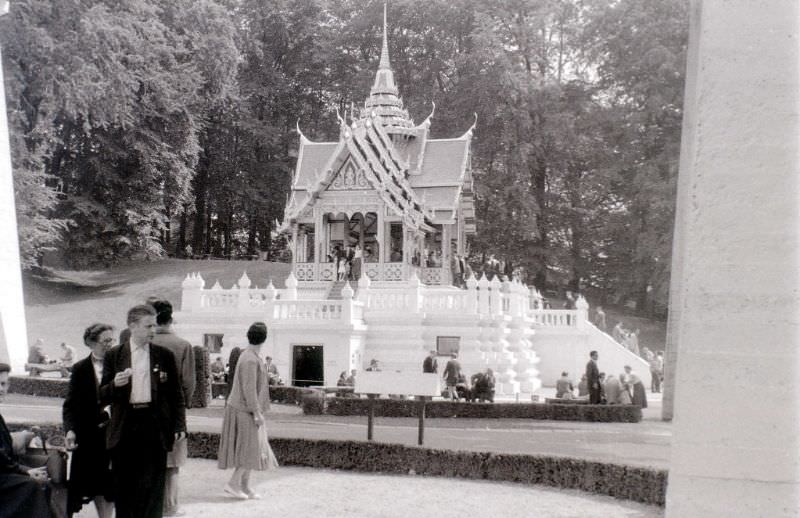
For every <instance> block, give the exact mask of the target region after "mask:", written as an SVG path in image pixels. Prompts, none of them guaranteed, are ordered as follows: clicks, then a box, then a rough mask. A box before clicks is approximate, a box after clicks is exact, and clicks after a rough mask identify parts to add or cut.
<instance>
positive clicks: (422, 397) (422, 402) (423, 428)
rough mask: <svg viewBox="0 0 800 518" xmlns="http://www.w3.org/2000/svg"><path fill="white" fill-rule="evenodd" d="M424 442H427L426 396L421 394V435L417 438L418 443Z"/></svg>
mask: <svg viewBox="0 0 800 518" xmlns="http://www.w3.org/2000/svg"><path fill="white" fill-rule="evenodd" d="M423 442H425V396H420V398H419V437H418V438H417V444H419V445H420V446H422V443H423Z"/></svg>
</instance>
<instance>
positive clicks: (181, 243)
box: [175, 205, 194, 259]
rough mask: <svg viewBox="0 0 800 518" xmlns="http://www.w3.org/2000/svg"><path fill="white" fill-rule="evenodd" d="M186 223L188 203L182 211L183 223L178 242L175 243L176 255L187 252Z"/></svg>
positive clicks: (179, 230) (179, 255)
mask: <svg viewBox="0 0 800 518" xmlns="http://www.w3.org/2000/svg"><path fill="white" fill-rule="evenodd" d="M186 223H187V221H186V205H184V206H183V211H182V212H181V225H180V228H179V229H178V243H177V244H176V245H175V257H181V256H183V255H184V253H185V252H186ZM192 248H194V247H192ZM190 259H191V258H190Z"/></svg>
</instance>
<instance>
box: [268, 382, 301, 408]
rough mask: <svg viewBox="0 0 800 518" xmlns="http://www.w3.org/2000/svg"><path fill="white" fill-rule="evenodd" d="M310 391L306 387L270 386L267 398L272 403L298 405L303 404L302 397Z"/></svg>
mask: <svg viewBox="0 0 800 518" xmlns="http://www.w3.org/2000/svg"><path fill="white" fill-rule="evenodd" d="M311 391H312V389H310V388H307V387H287V386H285V385H270V386H269V398H270V399H271V400H272V402H273V403H284V404H292V405H299V404H301V403H302V402H303V395H304V394H308V393H310V392H311Z"/></svg>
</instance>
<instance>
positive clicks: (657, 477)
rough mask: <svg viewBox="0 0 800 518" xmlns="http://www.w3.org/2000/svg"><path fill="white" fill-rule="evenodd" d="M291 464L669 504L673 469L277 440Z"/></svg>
mask: <svg viewBox="0 0 800 518" xmlns="http://www.w3.org/2000/svg"><path fill="white" fill-rule="evenodd" d="M269 442H270V445H271V446H272V449H273V451H274V452H275V455H276V457H277V458H278V461H279V462H280V463H281V464H282V465H285V466H305V467H311V468H328V469H343V470H352V471H361V472H380V473H395V474H411V475H425V476H434V477H459V478H466V479H473V480H492V481H498V482H519V483H523V484H540V485H545V486H551V487H558V488H565V489H579V490H582V491H587V492H589V493H594V494H599V495H608V496H613V497H615V498H620V499H626V500H633V501H635V502H641V503H645V504H651V505H659V506H663V505H664V502H665V497H666V492H667V471H666V470H659V469H652V468H640V467H634V466H625V465H622V464H610V463H602V462H596V461H588V460H582V459H573V458H569V457H547V456H536V455H506V454H497V453H486V452H469V451H450V450H434V449H428V448H421V447H414V446H404V445H401V444H385V443H378V442H360V441H331V440H313V439H289V438H275V437H273V438H271V439H270V441H269ZM218 448H219V435H218V434H209V433H191V434H189V456H190V457H197V458H204V459H216V458H217V450H218Z"/></svg>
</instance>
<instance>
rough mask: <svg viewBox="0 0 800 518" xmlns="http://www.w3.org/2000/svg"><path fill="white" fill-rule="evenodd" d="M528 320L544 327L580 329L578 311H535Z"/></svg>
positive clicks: (529, 313) (529, 315)
mask: <svg viewBox="0 0 800 518" xmlns="http://www.w3.org/2000/svg"><path fill="white" fill-rule="evenodd" d="M528 318H530V319H531V320H532V321H533V323H534V324H536V325H539V326H544V327H578V311H577V310H566V309H535V310H531V311H529V312H528Z"/></svg>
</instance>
